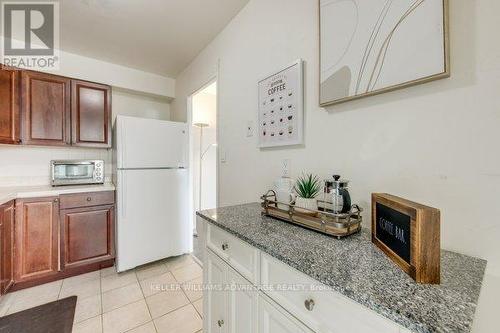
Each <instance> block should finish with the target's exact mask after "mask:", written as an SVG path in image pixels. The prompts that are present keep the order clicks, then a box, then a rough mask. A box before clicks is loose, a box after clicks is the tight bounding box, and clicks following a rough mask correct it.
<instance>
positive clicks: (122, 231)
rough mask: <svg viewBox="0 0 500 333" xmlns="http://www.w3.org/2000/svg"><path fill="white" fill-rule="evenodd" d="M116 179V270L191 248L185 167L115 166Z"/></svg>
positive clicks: (173, 254) (187, 250)
mask: <svg viewBox="0 0 500 333" xmlns="http://www.w3.org/2000/svg"><path fill="white" fill-rule="evenodd" d="M117 181H118V184H117V209H118V211H117V212H118V214H117V228H116V229H117V230H116V232H117V269H118V271H119V272H122V271H125V270H129V269H132V268H134V267H137V266H139V265H143V264H146V263H149V262H153V261H156V260H160V259H163V258H167V257H171V256H177V255H181V254H184V253H188V252H190V251H191V247H192V227H191V226H189V223H190V222H189V219H188V216H189V215H188V171H187V170H183V169H170V170H168V169H167V170H165V169H161V170H160V169H154V170H119V171H118V174H117Z"/></svg>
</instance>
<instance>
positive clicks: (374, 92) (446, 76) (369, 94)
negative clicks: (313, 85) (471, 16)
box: [318, 0, 451, 107]
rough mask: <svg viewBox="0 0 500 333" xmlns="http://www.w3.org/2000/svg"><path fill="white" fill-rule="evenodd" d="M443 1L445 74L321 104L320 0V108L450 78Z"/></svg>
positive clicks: (446, 7)
mask: <svg viewBox="0 0 500 333" xmlns="http://www.w3.org/2000/svg"><path fill="white" fill-rule="evenodd" d="M442 1H443V38H444V40H443V43H444V71H443V72H441V73H437V74H433V75H429V76H426V77H422V78H419V79H415V80H411V81H408V82H404V83H400V84H396V85H392V86H388V87H385V88H381V89H377V90H373V91H370V92H365V93H362V94H358V95H354V96H349V97H345V98H340V99H337V100H333V101H328V102H321V63H322V59H321V0H318V18H319V25H318V28H319V65H318V73H319V77H318V80H319V84H318V101H319V106H320V107H327V106H332V105H337V104H342V103H346V102H349V101H353V100H357V99H361V98H364V97H369V96H376V95H380V94H384V93H387V92H392V91H395V90H399V89H403V88H408V87H412V86H416V85H419V84H423V83H428V82H431V81H436V80H441V79H445V78H449V77H450V75H451V68H450V67H451V66H450V62H451V61H450V36H449V0H442Z"/></svg>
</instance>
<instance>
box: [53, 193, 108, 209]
mask: <svg viewBox="0 0 500 333" xmlns="http://www.w3.org/2000/svg"><path fill="white" fill-rule="evenodd" d="M60 201H61V202H60V206H61V209H68V208H79V207H91V206H101V205H113V204H114V203H115V192H114V191H106V192H92V193H75V194H64V195H61V197H60Z"/></svg>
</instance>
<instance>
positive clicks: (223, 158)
mask: <svg viewBox="0 0 500 333" xmlns="http://www.w3.org/2000/svg"><path fill="white" fill-rule="evenodd" d="M219 154H220V156H219V158H220V162H221V163H226V162H227V158H226V151H225V150H222V149H221V150H220V152H219Z"/></svg>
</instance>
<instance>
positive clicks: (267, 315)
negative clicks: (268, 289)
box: [259, 295, 312, 333]
mask: <svg viewBox="0 0 500 333" xmlns="http://www.w3.org/2000/svg"><path fill="white" fill-rule="evenodd" d="M259 333H312V331H311V330H309V329H308V328H307V327H306V326H304V325H303V324H301V323H300V322H299V321H298V320H297V319H295V318H294V317H292V316H291V315H290V314H289V313H288V312H286V311H285V310H283V309H282V308H281V307H280V306H279V305H277V304H275V303H274V302H273V301H271V300H268V299H267V298H266V297H265V296H262V295H261V296H259Z"/></svg>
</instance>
